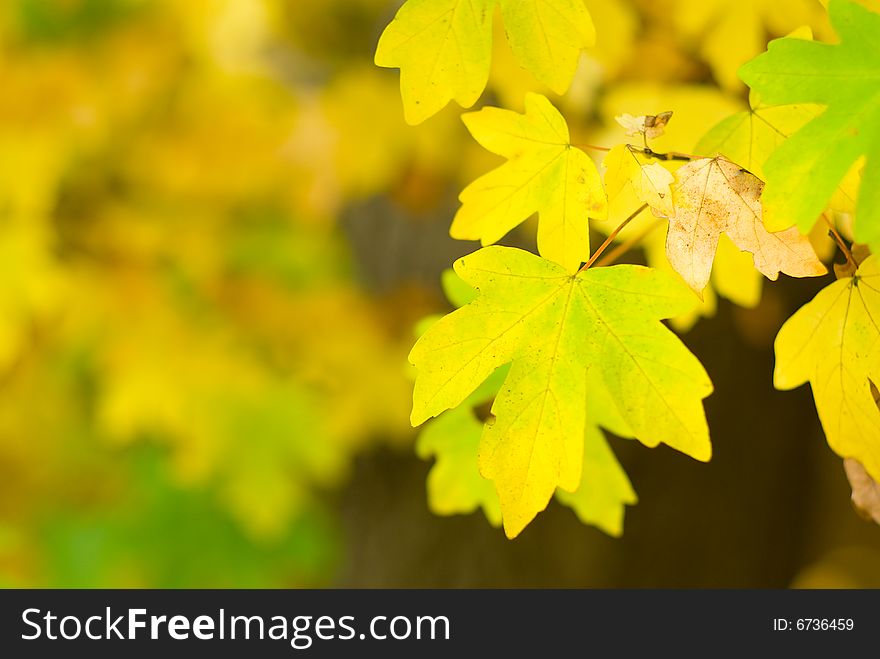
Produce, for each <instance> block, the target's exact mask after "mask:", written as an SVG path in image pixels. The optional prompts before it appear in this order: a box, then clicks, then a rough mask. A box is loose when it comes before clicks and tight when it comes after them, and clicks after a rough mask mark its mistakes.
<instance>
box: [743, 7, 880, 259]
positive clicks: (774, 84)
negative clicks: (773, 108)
mask: <svg viewBox="0 0 880 659" xmlns="http://www.w3.org/2000/svg"><path fill="white" fill-rule="evenodd" d="M828 11H829V16H830V18H831V23H832V25H833V26H834V28H835V30H836V31H837V33H838V35H839V36H840V39H841V42H840V44H835V45H831V44H824V43H817V42H814V41H806V40H803V39H793V38H784V39H777V40H775V41H771V42H770V45H769V47H768V49H767V52H766V53H763V54H762V55H759V56H758V57H757V58H755V59H754V60H752V61H751V62H749V63H747V64H746V65H744V66H743V67H742V68H741V69H740V77H741V78H742V79H743V81H745V83H746V84H748V85H749V86H750V87H751V88H752V89H754V90H755V91H757V92H758V93H759V94H760V96H761V98H762V99H763V101H765V102H766V103H770V104H773V105H785V104H791V103H818V104H821V105H825V106H827V108H826V110H825V111H824V112H823V113H822V114H820V115H819V116H818V117H816V118H815V119H813V120H812V121H810V122H809V123H807V125H806V126H804V127H803V128H801V129H800V130H798V131H797V132H796V133H795V134H794V135H792V136H791V137H790V138H789V139H787V140H786V141H785V142H784V143H783V144H782V145H781V146H780V147H779V148H778V149H776V151H774V152H773V154H772V155H771V156H770V157H769V158H768V159H767V161H766V163H765V164H764V171H765V173H766V180H767V187H766V189H765V190H764V194H763V196H762V203H763V205H764V209H765V213H766V214H767V216H768V217H774V218H776V220H774V221H773V226H779V224H780V223H781V222H782V221H783V220H787V222H788V223H789V224H791V223H794V224H796V225H797V226H798V228H800V230H801V231H802V232H807V231H808V230H809V229H810V227H812V225H813V223H814V222H815V221H816V219H817V218H818V216H819V214H820V213H821V212H822V211H823V209H824V208H825V207H826V205H827V204H828V200H829V199H830V197H831V195H832V194H833V193H834V191H835V189H836V188H837V186H838V185H839V184H840V182H841V181H842V180H843V178H844V176H845V175H846V173H847V171H848V170H849V169H850V167H851V166H852V165H853V163H854V162H855V161H856V160H857V159H858V158H859V157H860V156H862V155H864V156H866V158H867V160H866V163H865V168H864V171H863V178H862V183H861V186H860V189H859V198H858V200H857V206H856V224H855V227H854V231H855V238H856V240H857V241H859V242H864V243H868V244H869V245H872V246H873V247H874V248H875V249H876V248H880V40H878V35H880V15H878V14H876V13H874V12H871V11H869V10H868V9H865V8H864V7H862V6H860V5H857V4H853V3H851V2H845V1H843V0H831V2H830V4H829V7H828Z"/></svg>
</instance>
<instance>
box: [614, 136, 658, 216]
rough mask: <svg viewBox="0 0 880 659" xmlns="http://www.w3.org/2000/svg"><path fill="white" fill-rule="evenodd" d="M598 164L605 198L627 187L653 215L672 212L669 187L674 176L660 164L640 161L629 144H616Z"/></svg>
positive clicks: (615, 194) (617, 193)
mask: <svg viewBox="0 0 880 659" xmlns="http://www.w3.org/2000/svg"><path fill="white" fill-rule="evenodd" d="M602 164H603V165H604V167H605V170H606V171H605V192H606V193H607V194H608V197H609V199H613V198H615V197H616V196H617V195H619V194H620V193H621V191H622V189H623V188H624V187H626V186H630V187H631V188H632V192H633V193H634V194H635V197H636V198H637V199H638V200H639V201H641V202H642V203H645V204H648V206H650V207H651V209H652V210H653V211H654V212H655V214H656V215H657V216H659V217H668V216H670V215H672V214H673V213H674V212H675V211H674V209H673V206H672V190H671V189H670V187H669V186H670V184H671V183H672V182H673V181H675V177H674V176H673V175H672V174H671V173H670V172H669V170H667V169H665V168H664V167H663V166H662V165H661V164H660V163H657V162H651V163H644V162H642V160H641V159H640V158H639V155H638V154H637V153H636V152H635V151H633V149H632V148H631V147H630V146H629V145H627V144H619V145H618V146H616V147H614V148H613V149H611V151H609V152H608V155H607V156H605V160H604V161H603V163H602Z"/></svg>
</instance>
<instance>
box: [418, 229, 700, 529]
mask: <svg viewBox="0 0 880 659" xmlns="http://www.w3.org/2000/svg"><path fill="white" fill-rule="evenodd" d="M455 269H456V272H457V273H458V274H459V275H460V276H461V277H462V279H464V280H465V281H466V282H467V283H468V284H470V285H471V286H472V287H473V288H475V289H477V290H478V291H479V295H478V296H477V298H476V299H475V300H474V301H473V302H471V303H470V304H468V305H466V306H464V307H462V308H461V309H458V310H457V311H454V312H452V313H451V314H450V315H448V316H446V317H445V318H443V319H442V320H440V321H439V322H437V323H436V324H435V325H433V326H432V327H431V328H430V329H429V330H428V331H427V332H426V333H425V334H424V336H422V338H421V339H419V341H418V342H417V343H416V345H415V346H414V347H413V349H412V352H411V353H410V357H409V359H410V362H411V363H412V364H413V365H414V366H415V367H416V369H417V371H418V375H417V378H416V383H415V391H414V394H413V411H412V415H411V420H412V423H413V424H414V425H418V424H420V423H422V422H424V421H425V420H427V419H429V418H431V417H432V416H437V415H438V414H440V413H441V412H443V411H444V410H447V409H450V408H453V407H456V406H458V405H459V404H461V402H462V401H464V400H465V398H467V396H468V395H469V394H470V393H471V392H472V391H473V390H474V389H476V388H477V387H478V386H479V385H480V383H482V382H483V381H484V380H485V379H486V378H487V377H488V376H489V375H490V374H491V373H493V372H494V371H495V370H496V369H497V368H498V367H500V366H502V365H504V364H507V363H510V364H511V366H510V372H509V373H508V375H507V377H506V379H505V381H504V385H503V387H502V388H501V391H500V393H499V395H498V397H497V398H496V399H495V402H494V403H493V405H492V414H493V415H494V417H495V418H494V420H493V421H492V422H491V423H489V424H487V426H486V429H485V430H484V432H483V435H482V438H481V441H480V451H479V465H480V472H481V473H482V474H483V476H485V477H487V478H491V479H492V480H493V481H495V488H496V490H497V492H498V496H499V499H500V500H501V510H502V517H503V520H504V529H505V532H506V533H507V535H508V536H509V537H514V536H516V535H517V534H518V533H519V532H520V531H522V529H523V528H524V527H525V526H526V525H527V524H528V523H529V521H531V520H532V518H534V516H535V515H536V514H537V513H538V512H540V511H541V510H543V509H544V507H545V506H546V505H547V502H548V501H549V499H550V497H551V496H552V495H553V492H554V490H555V489H556V488H557V486H558V487H560V488H562V489H564V490H567V491H570V492H572V491H575V490H577V488H578V487H579V485H580V483H581V475H582V461H583V451H584V446H583V433H584V428H585V427H586V425H587V423H589V422H590V419H589V418H588V415H587V410H588V408H590V403H589V399H590V398H592V399H593V400H594V401H599V400H600V401H602V405H601V406H600V408H599V409H603V410H604V411H602V413H601V421H602V423H603V425H613V427H611V428H610V429H611V430H612V431H614V432H616V433H618V434H623V435H624V436H634V437H636V438H638V439H639V440H640V441H641V442H642V443H644V444H646V445H647V446H656V445H657V444H659V443H660V442H664V443H666V444H668V445H670V446H672V447H673V448H676V449H678V450H681V451H683V452H685V453H687V454H689V455H691V456H693V457H695V458H697V459H699V460H708V459H709V456H710V454H711V448H710V444H709V434H708V429H707V427H706V419H705V415H704V413H703V408H702V404H701V400H702V399H703V398H705V397H706V396H708V395H709V393H711V391H712V384H711V382H710V381H709V378H708V376H707V375H706V373H705V371H704V370H703V367H702V366H701V365H700V363H699V362H698V361H697V359H696V358H695V357H694V356H693V355H692V354H691V353H690V352H688V350H687V349H686V348H685V347H684V345H683V344H682V343H681V341H680V340H679V339H678V338H677V337H676V336H675V335H674V334H673V333H672V332H670V331H669V330H668V329H667V328H666V327H664V326H663V325H662V324H661V323H660V322H658V321H659V320H660V319H662V318H669V317H670V316H674V315H676V314H677V313H680V312H681V311H682V310H684V309H686V308H688V307H690V306H691V299H690V298H691V296H690V295H689V294H688V292H687V291H686V289H684V288H683V287H682V286H681V285H680V284H679V283H677V282H676V281H675V280H674V279H673V278H671V277H670V276H669V275H666V274H664V273H660V272H658V271H655V270H651V269H648V268H644V267H641V266H631V265H619V266H613V267H609V268H593V269H588V270H585V271H582V272H579V273H578V274H577V275H575V276H572V275H571V274H570V273H569V272H568V271H567V270H566V269H564V268H562V267H561V266H559V265H557V264H554V263H552V262H550V261H547V260H546V259H542V258H540V257H537V256H535V255H533V254H529V253H528V252H524V251H522V250H518V249H513V248H509V247H497V246H496V247H489V248H486V249H482V250H479V251H477V252H475V253H473V254H471V255H469V256H466V257H464V258H462V259H459V260H458V261H457V262H456V264H455ZM588 380H589V383H590V384H589V386H588ZM594 409H595V408H594ZM594 418H596V417H594Z"/></svg>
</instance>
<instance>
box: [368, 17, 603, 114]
mask: <svg viewBox="0 0 880 659" xmlns="http://www.w3.org/2000/svg"><path fill="white" fill-rule="evenodd" d="M499 4H500V6H501V14H502V17H503V19H504V26H505V28H506V32H507V38H508V41H509V42H510V47H511V49H512V50H513V53H514V55H515V56H516V58H517V60H518V61H519V63H520V64H521V65H522V66H523V67H524V68H526V69H528V70H529V71H531V73H532V74H534V75H535V77H536V78H537V79H538V80H539V81H541V82H543V83H545V84H546V85H547V86H548V87H550V89H552V90H553V91H554V92H556V93H557V94H562V93H563V92H565V90H566V89H567V88H568V86H569V84H570V83H571V79H572V76H573V75H574V72H575V68H576V67H577V60H578V56H579V55H580V52H581V50H582V49H584V48H587V47H589V46H592V45H593V44H594V43H595V40H596V32H595V28H594V27H593V21H592V19H591V18H590V14H589V12H587V10H586V8H585V7H584V4H583V1H582V0H408V2H406V4H404V5H403V6H402V7H401V8H400V11H398V12H397V15H396V16H395V17H394V20H393V21H392V22H391V23H390V24H389V25H388V27H387V28H385V31H384V32H383V33H382V36H381V38H380V39H379V44H378V46H377V47H376V56H375V62H376V64H377V65H378V66H384V67H389V68H399V69H400V93H401V96H402V97H403V107H404V114H405V116H406V121H407V122H408V123H410V124H418V123H421V122H422V121H424V120H425V119H427V118H428V117H430V116H431V115H433V114H435V113H436V112H438V111H439V110H440V109H442V108H443V107H444V106H445V105H446V104H447V103H448V102H449V101H450V100H452V99H455V101H456V102H457V103H458V104H459V105H461V106H462V107H466V108H467V107H470V106H471V105H473V104H474V103H475V102H476V100H477V99H478V98H479V97H480V94H481V93H482V92H483V89H484V88H485V87H486V82H487V80H488V78H489V63H490V60H491V50H492V17H493V13H494V11H495V7H496V6H497V5H499Z"/></svg>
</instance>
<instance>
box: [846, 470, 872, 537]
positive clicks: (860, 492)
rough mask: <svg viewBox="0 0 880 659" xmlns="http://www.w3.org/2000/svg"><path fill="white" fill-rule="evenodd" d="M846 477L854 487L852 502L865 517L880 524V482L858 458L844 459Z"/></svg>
mask: <svg viewBox="0 0 880 659" xmlns="http://www.w3.org/2000/svg"><path fill="white" fill-rule="evenodd" d="M843 468H844V470H845V471H846V478H847V480H848V481H849V485H850V487H851V488H852V502H853V506H855V508H856V510H858V511H859V513H861V514H862V515H863V516H864V517H865V519H870V520H873V521H874V522H875V523H877V524H880V484H878V483H877V481H875V480H874V479H873V478H871V476H870V474H868V472H867V471H865V468H864V467H863V466H862V465H861V463H860V462H859V461H858V460H854V459H853V458H847V459H846V460H844V461H843Z"/></svg>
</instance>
